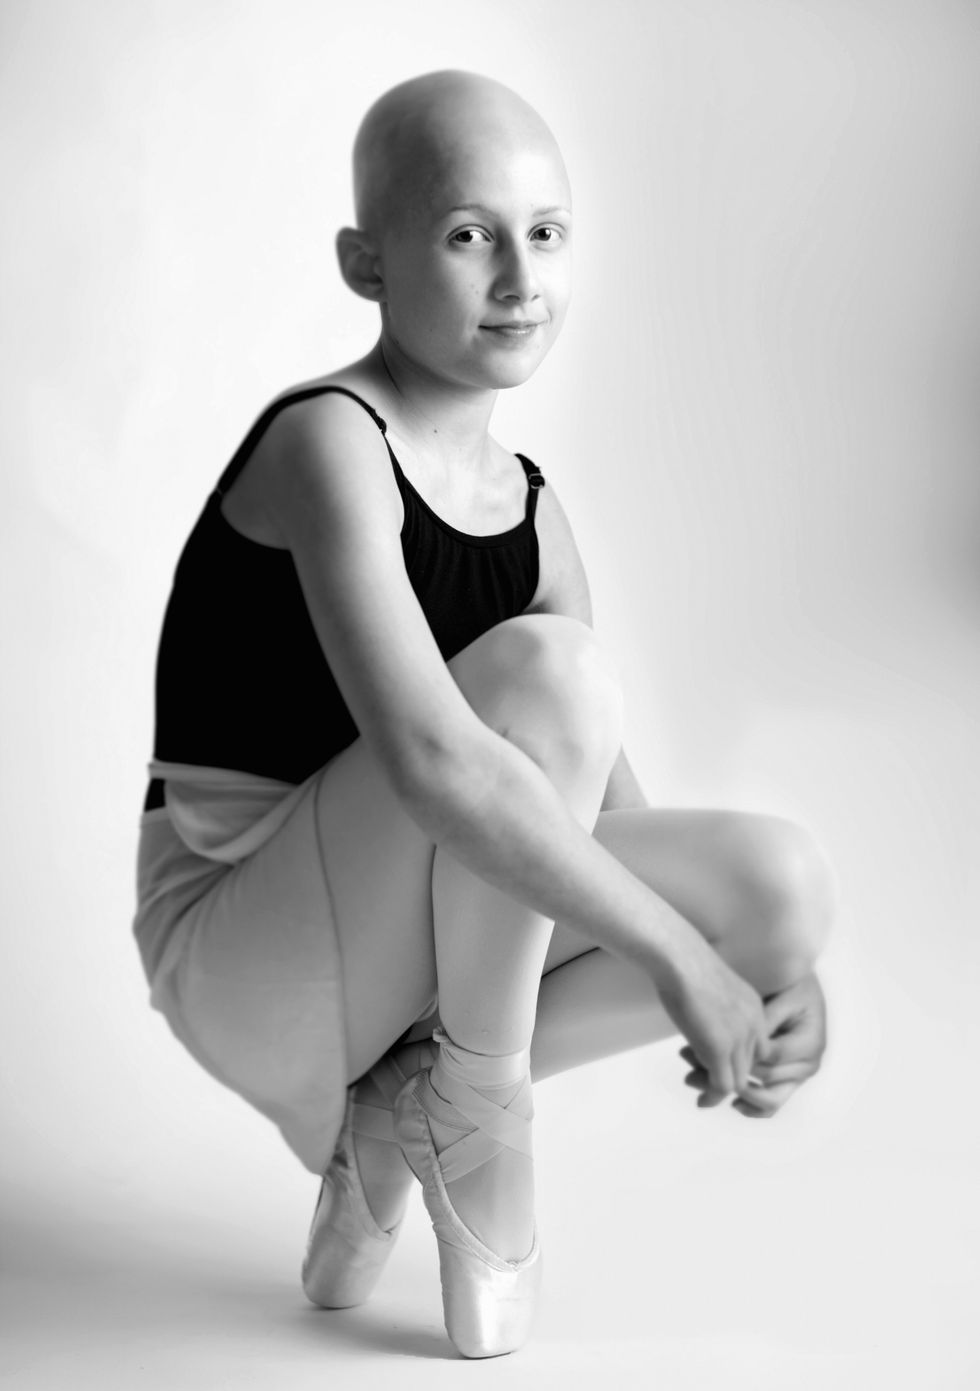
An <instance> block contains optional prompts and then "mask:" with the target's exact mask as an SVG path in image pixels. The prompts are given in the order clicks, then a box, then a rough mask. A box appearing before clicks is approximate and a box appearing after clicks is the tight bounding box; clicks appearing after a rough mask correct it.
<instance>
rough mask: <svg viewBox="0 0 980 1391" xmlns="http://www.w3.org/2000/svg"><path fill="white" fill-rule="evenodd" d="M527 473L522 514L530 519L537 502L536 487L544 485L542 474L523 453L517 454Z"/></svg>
mask: <svg viewBox="0 0 980 1391" xmlns="http://www.w3.org/2000/svg"><path fill="white" fill-rule="evenodd" d="M517 457H518V458H519V459H520V461H521V464H522V466H523V468H524V472H525V474H526V475H527V502H526V503H525V505H524V516H525V517H526V518H528V520H531V519H532V518H533V517H534V513H535V509H536V508H537V504H538V489H539V488H543V487H544V485H545V477H544V474H543V473H542V472H541V471H540V469H539V468H538V467H537V466H536V465H535V464H533V463H532V462H531V460H530V459H529V458H527V456H526V455H524V454H518V456H517Z"/></svg>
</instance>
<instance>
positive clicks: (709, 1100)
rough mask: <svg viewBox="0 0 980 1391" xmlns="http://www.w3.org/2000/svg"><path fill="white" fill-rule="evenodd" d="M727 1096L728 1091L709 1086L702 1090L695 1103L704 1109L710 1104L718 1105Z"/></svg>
mask: <svg viewBox="0 0 980 1391" xmlns="http://www.w3.org/2000/svg"><path fill="white" fill-rule="evenodd" d="M727 1096H728V1092H719V1091H716V1090H714V1089H713V1088H711V1087H709V1088H708V1090H707V1091H705V1092H702V1094H701V1095H700V1096H699V1097H698V1102H697V1104H698V1106H699V1107H700V1108H701V1110H702V1111H704V1110H707V1109H708V1107H710V1106H720V1105H721V1103H722V1102H723V1101H724V1100H725V1098H726V1097H727Z"/></svg>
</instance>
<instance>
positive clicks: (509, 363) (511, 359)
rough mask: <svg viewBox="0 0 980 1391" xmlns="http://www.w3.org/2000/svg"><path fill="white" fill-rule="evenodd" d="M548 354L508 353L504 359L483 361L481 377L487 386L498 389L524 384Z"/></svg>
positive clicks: (504, 389) (503, 389)
mask: <svg viewBox="0 0 980 1391" xmlns="http://www.w3.org/2000/svg"><path fill="white" fill-rule="evenodd" d="M546 356H547V354H546V353H542V352H535V353H527V354H516V353H508V354H506V355H505V356H504V357H503V358H502V360H498V361H496V362H485V363H483V370H482V371H481V373H480V377H481V379H482V380H483V381H485V382H486V384H487V386H490V387H493V388H494V390H497V391H506V390H507V389H508V388H509V387H513V386H523V384H524V383H525V382H526V381H528V380H530V378H531V377H533V376H534V374H535V372H536V371H537V370H538V368H539V367H540V366H541V363H542V362H543V361H544V358H545V357H546Z"/></svg>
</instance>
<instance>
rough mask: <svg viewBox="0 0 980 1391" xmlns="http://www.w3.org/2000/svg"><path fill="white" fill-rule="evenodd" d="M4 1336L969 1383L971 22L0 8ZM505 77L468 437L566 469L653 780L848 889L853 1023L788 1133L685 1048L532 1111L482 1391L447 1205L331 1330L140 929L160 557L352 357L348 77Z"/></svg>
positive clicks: (834, 1026)
mask: <svg viewBox="0 0 980 1391" xmlns="http://www.w3.org/2000/svg"><path fill="white" fill-rule="evenodd" d="M0 52H2V58H0V112H2V133H0V141H2V146H0V158H2V169H3V174H2V179H3V182H2V187H3V190H4V204H5V216H4V219H3V227H2V232H0V237H2V243H0V246H2V267H3V269H2V272H0V274H2V277H3V281H2V293H3V303H4V312H3V316H2V322H0V335H2V339H0V354H2V364H0V365H2V381H3V392H4V401H5V404H4V408H3V412H2V415H0V435H2V451H3V460H4V467H3V472H2V488H3V505H2V511H0V518H2V522H0V525H2V528H3V547H2V563H3V567H4V581H3V586H2V594H0V603H2V607H3V618H4V650H5V654H6V662H5V678H4V681H3V683H2V688H0V689H2V695H0V699H2V704H3V729H4V739H3V777H2V781H0V800H2V811H0V815H2V834H3V843H4V846H5V847H6V854H5V857H4V858H5V870H4V875H3V879H2V897H3V917H2V934H3V956H4V970H3V973H2V989H3V1004H2V1009H0V1073H2V1081H3V1094H4V1107H3V1129H4V1135H3V1144H2V1145H0V1172H2V1177H3V1193H2V1204H3V1225H4V1237H3V1242H2V1247H3V1257H2V1260H3V1265H4V1272H5V1279H6V1282H7V1283H6V1293H5V1295H4V1316H5V1321H7V1323H8V1328H7V1330H6V1332H5V1336H4V1340H3V1344H2V1351H0V1369H2V1371H3V1374H4V1376H5V1378H6V1379H9V1383H10V1384H11V1385H12V1386H18V1387H30V1388H41V1387H45V1388H46V1387H49V1386H60V1385H65V1384H67V1383H68V1381H69V1379H70V1381H71V1383H72V1384H73V1385H76V1386H80V1387H88V1386H96V1385H99V1386H105V1385H118V1384H135V1383H136V1382H137V1381H139V1383H140V1384H141V1385H147V1386H152V1385H159V1386H171V1385H173V1384H174V1383H175V1382H177V1381H178V1380H179V1382H180V1383H181V1384H182V1385H184V1386H187V1387H189V1388H198V1387H200V1388H214V1387H225V1386H229V1387H231V1386H234V1387H236V1388H238V1387H242V1386H256V1387H275V1388H277V1391H278V1388H281V1387H283V1386H286V1385H289V1386H293V1387H297V1388H299V1387H305V1386H321V1385H324V1384H326V1381H327V1380H329V1382H330V1384H331V1386H335V1387H354V1386H358V1385H364V1384H370V1383H371V1381H372V1378H373V1377H380V1376H392V1377H396V1376H397V1377H399V1378H401V1379H402V1381H401V1384H402V1385H404V1386H406V1387H409V1388H410V1387H414V1386H421V1385H423V1384H424V1385H426V1386H429V1385H443V1384H448V1383H449V1382H451V1383H452V1384H453V1385H456V1384H457V1380H458V1379H459V1378H461V1377H462V1376H464V1375H478V1376H482V1377H484V1378H488V1379H489V1380H490V1381H492V1382H493V1383H494V1384H497V1380H495V1379H499V1378H501V1377H506V1379H507V1385H508V1386H510V1387H518V1388H519V1387H523V1386H528V1387H530V1386H532V1385H533V1386H535V1387H541V1386H562V1387H566V1386H577V1385H580V1384H583V1385H584V1384H586V1382H588V1383H589V1384H591V1383H592V1381H593V1380H594V1378H595V1377H596V1376H597V1375H598V1374H600V1373H601V1374H603V1375H606V1376H608V1377H609V1378H611V1379H612V1380H614V1381H615V1382H616V1383H617V1384H619V1385H622V1386H639V1385H657V1386H660V1387H663V1388H664V1391H668V1389H669V1391H673V1389H674V1388H688V1387H690V1388H697V1391H705V1388H709V1389H710V1388H715V1387H719V1388H721V1387H724V1388H726V1391H732V1389H733V1388H741V1387H744V1388H751V1389H752V1391H760V1388H768V1387H775V1386H777V1385H785V1384H791V1385H794V1386H796V1387H799V1388H806V1387H814V1388H816V1387H820V1388H824V1387H826V1386H827V1385H835V1386H837V1387H841V1388H851V1387H855V1388H856V1387H865V1386H868V1385H888V1386H890V1387H897V1388H901V1387H922V1386H929V1387H931V1388H937V1389H938V1388H953V1387H957V1388H958V1387H966V1386H967V1385H975V1384H976V1381H975V1377H976V1374H977V1372H978V1370H980V1347H978V1341H977V1335H976V1332H975V1324H974V1323H973V1322H971V1318H970V1315H971V1314H973V1313H975V1306H974V1305H973V1304H971V1301H970V1299H969V1296H970V1294H971V1293H972V1294H973V1298H974V1301H975V1297H976V1288H977V1283H976V1282H977V1268H976V1267H977V1251H978V1250H980V1240H978V1237H980V1232H978V1226H980V1221H978V1214H980V1205H978V1202H977V1178H976V1175H977V1172H978V1161H980V1134H978V1124H977V1106H976V1101H975V1090H976V1071H977V1063H978V1061H980V1049H978V1026H977V1008H976V989H977V984H978V973H977V964H978V962H977V932H976V927H977V905H978V869H977V865H978V857H977V854H976V840H977V829H978V824H980V793H978V788H980V715H978V701H977V695H978V676H980V670H978V668H980V655H978V650H980V649H978V643H977V618H978V609H980V568H978V564H977V554H978V549H977V529H978V525H980V514H978V503H980V497H978V493H980V475H978V470H977V446H978V435H980V426H978V420H977V414H976V390H977V388H976V381H977V367H978V359H980V329H978V323H980V287H978V276H977V269H976V247H977V245H980V192H978V163H980V161H978V145H980V137H978V130H980V121H978V116H980V111H978V107H980V83H978V81H977V75H978V70H980V17H978V13H977V10H976V8H975V7H974V6H973V5H971V4H968V3H957V2H956V0H921V3H913V2H912V0H891V2H890V3H886V0H863V2H862V3H858V0H853V3H846V2H845V0H823V3H821V2H820V0H806V2H805V0H783V3H776V0H650V2H649V3H641V0H633V3H627V0H607V3H605V4H603V5H602V6H593V5H590V4H586V3H584V0H561V3H559V0H536V2H534V0H522V3H518V2H517V0H496V3H487V2H486V0H474V2H473V3H471V4H469V5H467V6H465V7H461V8H448V9H447V7H445V6H444V5H441V4H437V3H435V0H417V2H416V3H415V4H413V5H411V6H408V5H405V4H402V3H395V0H374V3H373V4H372V5H371V6H370V7H369V8H365V7H357V6H339V5H332V4H322V3H312V0H284V3H280V4H277V5H272V4H271V3H268V2H267V0H241V3H218V2H216V0H208V3H203V4H191V3H189V0H172V2H171V3H170V4H168V5H165V6H161V5H155V4H150V3H147V2H145V0H136V3H123V0H97V2H96V3H94V4H90V5H84V6H83V5H80V4H75V3H69V0H41V2H40V3H35V4H27V3H24V0H8V3H7V4H6V5H5V6H4V10H3V16H2V20H0ZM444 66H458V67H465V68H470V69H473V70H476V71H481V72H485V73H488V74H490V75H493V76H496V77H499V78H501V79H502V80H504V81H506V82H508V83H510V85H512V86H514V87H515V88H516V89H517V90H518V91H520V92H521V93H522V94H524V95H525V96H527V97H528V98H529V99H530V100H531V101H532V102H534V103H535V104H536V105H537V106H538V107H539V109H540V110H541V111H542V113H543V114H544V115H545V117H546V118H547V119H548V120H549V121H550V122H551V124H552V125H553V127H554V129H555V131H556V132H557V134H558V138H559V140H560V143H561V144H562V147H563V149H564V150H565V152H566V156H567V160H568V164H569V167H570V171H571V175H572V179H573V184H574V188H575V194H576V210H577V224H578V225H577V231H576V273H577V287H576V296H575V301H574V303H573V307H572V311H571V315H570V318H569V322H568V324H567V327H566V330H565V333H564V337H563V339H562V340H561V341H560V343H559V345H558V347H557V348H556V349H555V351H554V353H553V354H552V356H551V358H549V360H548V361H547V363H546V364H545V366H544V367H543V368H542V370H541V371H540V373H539V375H538V376H537V377H536V378H534V379H533V381H532V382H531V383H530V384H528V385H527V386H526V387H524V388H523V389H522V390H521V391H519V392H517V393H516V394H514V395H508V396H506V397H505V398H503V399H502V400H501V402H500V406H499V411H498V416H497V433H498V436H499V437H500V438H501V439H502V440H503V441H504V442H506V443H508V444H509V445H510V446H511V447H512V448H515V449H521V450H523V451H525V452H526V453H528V454H530V455H531V456H532V457H533V458H535V459H536V460H537V461H538V462H539V464H540V465H541V467H542V468H543V470H544V471H545V473H546V474H547V476H548V477H549V479H550V480H553V482H554V485H555V486H556V487H557V488H558V489H559V490H560V492H561V495H562V498H563V501H564V504H565V506H566V509H567V510H568V512H569V514H570V516H571V518H572V521H573V525H574V527H575V529H576V532H577V535H578V538H579V544H580V547H581V549H582V552H583V555H584V557H585V560H586V564H587V567H588V569H589V573H590V576H591V582H592V587H593V594H594V604H595V612H596V625H597V629H598V630H599V631H600V633H601V634H602V636H603V638H604V640H605V641H606V642H607V643H608V644H609V646H610V647H611V648H612V649H613V651H614V653H615V655H616V657H617V659H618V661H619V664H620V666H621V669H622V672H623V676H624V681H625V685H626V693H627V712H628V747H629V748H630V750H631V753H632V754H633V757H634V760H635V762H636V765H637V770H638V772H639V774H640V777H641V780H642V781H643V783H644V786H645V788H646V790H647V793H648V795H649V797H650V798H651V799H652V800H653V801H654V802H656V803H660V804H664V805H687V806H707V805H719V806H740V807H745V808H749V809H755V810H760V811H770V812H775V813H777V814H781V815H786V816H790V817H793V818H794V819H797V820H800V821H803V822H805V823H806V824H808V825H809V826H811V827H812V829H813V830H814V831H815V833H816V834H817V836H818V837H819V839H820V840H821V841H822V843H823V844H824V846H825V847H826V849H827V851H828V852H829V854H830V856H831V857H832V859H833V860H834V862H835V865H836V867H837V872H838V876H839V880H840V887H841V910H840V915H839V918H838V922H837V926H836V936H835V939H834V942H833V944H832V947H831V949H830V951H829V952H828V954H827V957H826V960H825V962H824V965H823V968H822V972H821V974H822V977H823V980H824V984H825V989H826V991H827V994H828V999H829V1008H830V1023H831V1042H830V1047H829V1050H828V1053H827V1056H826V1059H825V1062H824V1067H823V1069H822V1071H821V1072H820V1073H819V1074H818V1076H817V1077H816V1078H815V1079H814V1080H813V1081H811V1082H810V1083H809V1084H808V1085H806V1086H805V1087H804V1088H803V1089H802V1090H801V1091H800V1092H799V1093H798V1094H797V1096H796V1097H795V1098H794V1099H793V1100H792V1101H791V1102H790V1104H789V1105H788V1106H787V1107H786V1109H785V1110H784V1111H783V1112H782V1113H781V1114H780V1116H779V1117H778V1119H776V1120H774V1121H772V1122H771V1123H769V1124H765V1125H759V1124H752V1123H749V1122H747V1121H746V1120H744V1119H743V1118H742V1117H740V1116H738V1115H737V1114H736V1113H735V1112H732V1111H729V1110H728V1109H727V1108H725V1109H723V1110H719V1111H713V1112H709V1113H704V1112H700V1111H698V1110H697V1109H696V1107H695V1105H694V1101H695V1095H694V1093H692V1092H690V1091H689V1090H688V1089H687V1088H685V1087H684V1086H683V1084H682V1076H683V1072H684V1068H683V1065H682V1064H681V1062H680V1060H679V1059H678V1057H677V1048H678V1047H679V1046H680V1040H679V1039H677V1040H672V1041H671V1042H669V1043H666V1044H662V1045H658V1046H657V1047H655V1048H650V1049H645V1050H641V1051H639V1052H636V1053H634V1054H631V1055H628V1056H626V1057H623V1058H620V1059H616V1060H613V1061H610V1062H608V1063H605V1064H601V1065H597V1066H594V1067H591V1068H588V1069H584V1070H582V1071H580V1072H579V1073H577V1074H573V1075H569V1076H565V1077H562V1078H559V1079H555V1080H553V1081H551V1082H549V1083H547V1084H545V1085H543V1086H542V1087H540V1088H539V1089H538V1096H537V1110H538V1121H537V1127H536V1144H537V1154H538V1168H539V1189H540V1200H539V1216H540V1222H541V1227H542V1231H543V1238H544V1241H545V1252H546V1258H547V1261H548V1267H547V1279H546V1294H545V1298H544V1301H543V1304H542V1308H541V1314H540V1318H539V1321H538V1329H537V1334H536V1337H535V1338H534V1340H533V1342H532V1343H531V1344H530V1345H529V1346H528V1347H527V1348H526V1349H525V1350H524V1351H522V1352H521V1353H519V1354H517V1355H516V1356H515V1357H511V1358H505V1359H502V1360H501V1361H499V1362H497V1363H493V1364H485V1365H484V1366H483V1370H482V1371H476V1372H474V1371H470V1370H468V1369H466V1368H464V1367H463V1366H462V1365H461V1364H459V1363H457V1362H455V1361H453V1360H452V1359H451V1348H450V1345H449V1344H448V1342H447V1341H446V1340H445V1338H444V1336H443V1333H442V1326H441V1311H440V1306H439V1295H438V1276H437V1272H436V1254H435V1245H434V1242H433V1240H432V1237H431V1233H430V1231H429V1230H428V1228H427V1224H426V1222H425V1220H424V1215H423V1213H422V1209H421V1204H420V1203H418V1204H417V1205H416V1207H415V1208H413V1213H412V1217H411V1218H410V1221H409V1225H408V1230H407V1231H406V1233H405V1234H404V1236H403V1238H402V1239H401V1242H400V1249H399V1250H398V1252H397V1253H396V1255H395V1257H394V1259H393V1262H392V1265H391V1267H390V1269H389V1271H388V1273H387V1274H386V1276H385V1280H384V1283H383V1285H382V1286H381V1288H380V1289H379V1291H378V1292H377V1294H376V1296H375V1299H374V1300H373V1302H372V1303H371V1304H370V1305H369V1306H366V1307H365V1308H364V1309H363V1310H361V1311H357V1312H353V1313H350V1314H345V1315H341V1316H332V1317H331V1316H329V1315H319V1314H317V1313H315V1312H314V1311H312V1310H310V1309H308V1308H307V1307H306V1305H305V1301H304V1299H303V1296H302V1292H301V1290H300V1288H299V1283H298V1267H299V1262H300V1258H301V1255H302V1248H303V1244H304V1241H305V1236H306V1228H307V1224H308V1222H309V1218H310V1215H311V1213H312V1207H313V1203H314V1200H315V1196H316V1192H315V1189H316V1184H315V1181H314V1180H312V1179H311V1177H310V1176H309V1175H307V1174H306V1173H304V1172H303V1171H302V1170H301V1169H300V1168H299V1167H298V1165H297V1164H296V1163H295V1161H294V1160H293V1159H292V1158H291V1156H290V1155H289V1153H288V1152H287V1151H286V1149H285V1147H284V1146H283V1145H282V1143H281V1141H280V1140H279V1138H278V1136H277V1135H276V1133H275V1131H274V1130H273V1129H272V1127H271V1126H269V1125H268V1123H267V1122H265V1121H264V1120H262V1119H261V1118H260V1117H259V1116H257V1115H253V1114H252V1113H251V1112H250V1111H249V1110H248V1108H247V1107H246V1106H245V1104H244V1103H243V1102H241V1101H240V1100H239V1099H238V1098H237V1097H235V1096H233V1095H232V1094H231V1093H230V1092H224V1091H222V1090H221V1089H220V1088H219V1087H218V1086H217V1084H216V1083H214V1082H212V1081H211V1080H210V1079H209V1078H208V1077H206V1076H205V1075H204V1073H203V1072H200V1071H199V1070H198V1069H197V1068H196V1066H195V1064H193V1063H192V1061H191V1060H190V1058H189V1057H187V1056H185V1054H184V1053H183V1051H182V1050H181V1048H180V1046H179V1045H178V1044H177V1043H176V1042H175V1041H174V1040H173V1039H172V1038H171V1037H170V1035H169V1034H168V1032H167V1029H166V1025H165V1024H164V1022H163V1021H162V1019H160V1018H159V1017H158V1016H156V1015H154V1014H152V1013H151V1012H150V1010H149V1008H148V1006H147V1003H146V991H145V986H144V983H143V979H142V976H141V974H140V969H139V963H138V960H137V956H136V952H135V947H134V945H133V943H132V941H131V938H130V919H131V915H132V910H133V878H134V873H133V862H134V855H135V846H136V834H137V817H138V813H139V808H140V803H141V798H142V794H143V786H144V772H145V764H146V761H147V759H148V758H149V756H150V752H151V740H152V705H151V697H152V677H153V661H154V653H155V645H156V640H157V636H158V631H159V624H160V621H161V618H162V613H163V606H164V603H165V600H166V595H167V590H168V586H169V582H170V576H171V573H172V570H173V566H174V564H175V562H176V559H177V554H178V551H179V548H180V546H181V545H182V543H183V540H184V538H185V536H186V534H187V532H188V530H189V528H190V526H191V525H192V523H193V521H194V519H195V518H196V516H197V513H198V511H199V508H200V507H201V505H202V504H203V500H204V497H205V495H206V493H207V491H208V490H209V488H210V487H211V485H212V482H213V479H214V478H215V477H216V476H217V474H218V473H219V471H220V469H221V467H222V466H223V464H224V463H225V462H226V460H227V459H228V458H229V457H230V455H231V453H232V451H233V449H234V448H235V446H236V445H237V443H238V442H239V440H240V439H241V437H242V436H243V434H244V433H245V431H246V429H247V427H248V425H249V424H250V422H251V420H252V419H253V418H254V416H255V415H256V414H257V412H258V411H259V409H260V408H261V407H262V406H263V405H264V404H265V402H266V401H267V400H268V399H269V398H270V397H271V396H272V395H273V394H275V393H276V392H278V391H279V390H280V389H281V388H282V387H284V386H285V385H287V384H289V383H292V382H294V381H297V380H301V379H303V378H305V377H308V376H312V375H314V374H318V373H320V372H323V371H326V370H328V369H329V368H331V367H334V366H337V365H339V364H341V363H343V362H345V361H347V360H350V359H351V358H353V357H354V356H355V355H358V354H360V353H362V352H363V351H366V349H367V348H368V347H369V346H370V344H371V342H372V340H373V335H374V331H375V318H374V311H373V309H372V307H371V306H368V305H365V304H361V303H359V302H357V301H356V300H355V299H354V298H353V297H352V296H351V295H350V294H349V292H347V291H346V290H345V289H344V288H343V286H342V284H341V282H340V279H339V275H338V274H337V272H336V269H335V263H334V256H333V249H332V243H333V235H334V232H335V230H336V228H337V227H338V226H339V225H341V224H342V223H344V222H346V221H349V220H350V218H351V208H350V195H349V190H348V152H349V148H350V143H351V139H352V136H353V133H354V130H355V128H356V125H357V122H358V120H359V118H360V116H361V114H362V113H363V111H364V110H365V108H366V107H367V105H368V104H369V103H370V102H371V101H372V100H373V99H374V98H375V97H376V96H377V95H379V94H380V92H382V91H383V90H385V89H386V88H387V87H388V86H390V85H392V84H393V83H395V82H397V81H399V80H401V79H403V78H405V77H407V76H410V75H413V74H415V73H418V72H423V71H427V70H430V69H433V68H438V67H444Z"/></svg>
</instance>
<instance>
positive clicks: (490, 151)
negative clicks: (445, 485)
mask: <svg viewBox="0 0 980 1391" xmlns="http://www.w3.org/2000/svg"><path fill="white" fill-rule="evenodd" d="M417 173H418V177H417V182H416V189H417V190H420V192H421V196H419V193H418V192H417V193H416V196H415V197H414V198H413V199H412V202H411V205H410V206H409V207H408V208H404V207H403V208H402V209H400V210H399V211H398V214H397V216H395V217H394V218H393V221H392V225H391V226H390V227H389V229H388V230H387V232H386V233H385V234H384V235H383V236H382V239H381V268H382V275H383V279H384V297H383V299H382V325H383V333H384V336H385V341H386V342H387V343H388V344H394V345H395V347H396V348H397V350H398V351H399V352H400V353H402V354H404V355H405V356H407V357H408V358H409V359H411V360H412V361H413V363H414V364H416V366H418V367H420V368H422V369H423V370H424V371H425V372H426V374H427V375H430V376H433V377H436V378H439V379H441V380H444V381H445V382H447V383H452V384H454V385H457V386H464V387H465V386H469V387H475V388H484V389H498V388H501V387H510V386H518V385H519V384H520V383H521V382H524V381H526V380H527V379H528V377H530V376H531V374H532V373H533V372H534V370H535V368H536V367H537V366H538V363H539V362H541V360H542V359H543V358H544V356H545V354H546V353H547V352H548V350H549V348H550V347H551V345H552V343H553V342H554V341H555V338H556V337H557V334H558V331H559V329H560V328H561V325H562V322H563V320H564V317H565V311H566V308H567V305H568V300H569V297H570V292H571V245H570V237H571V211H570V204H571V197H570V193H569V188H568V181H567V176H566V174H565V170H564V166H563V165H562V162H561V158H560V156H559V155H558V152H557V150H556V149H555V148H554V146H553V144H552V143H551V142H550V141H548V140H545V139H536V140H535V139H527V138H525V139H522V140H514V139H507V138H506V137H502V136H501V133H500V132H499V131H498V132H496V133H495V135H494V136H493V137H487V138H483V139H474V138H472V137H470V138H467V139H465V140H462V141H456V142H455V143H452V144H449V145H448V147H446V146H444V147H443V148H442V149H440V150H439V151H438V154H437V156H436V157H435V158H434V159H433V160H432V161H430V163H429V165H428V167H426V166H425V165H424V164H423V165H420V166H419V167H418V171H417Z"/></svg>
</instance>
